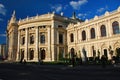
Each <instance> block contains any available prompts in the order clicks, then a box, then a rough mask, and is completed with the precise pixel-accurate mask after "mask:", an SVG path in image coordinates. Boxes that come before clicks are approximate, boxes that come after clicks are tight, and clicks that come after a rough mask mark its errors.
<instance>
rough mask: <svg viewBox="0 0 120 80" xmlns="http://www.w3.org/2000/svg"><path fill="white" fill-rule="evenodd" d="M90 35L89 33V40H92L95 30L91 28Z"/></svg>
mask: <svg viewBox="0 0 120 80" xmlns="http://www.w3.org/2000/svg"><path fill="white" fill-rule="evenodd" d="M90 33H91V39H94V38H95V29H94V28H91V30H90Z"/></svg>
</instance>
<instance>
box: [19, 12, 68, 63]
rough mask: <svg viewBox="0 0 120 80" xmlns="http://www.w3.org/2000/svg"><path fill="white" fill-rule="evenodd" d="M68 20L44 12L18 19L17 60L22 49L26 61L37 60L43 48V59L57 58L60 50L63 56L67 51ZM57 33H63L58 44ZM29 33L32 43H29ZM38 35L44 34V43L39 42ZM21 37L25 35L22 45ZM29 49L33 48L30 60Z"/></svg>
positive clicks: (51, 59)
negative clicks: (39, 14)
mask: <svg viewBox="0 0 120 80" xmlns="http://www.w3.org/2000/svg"><path fill="white" fill-rule="evenodd" d="M64 21H65V22H67V23H65V22H64ZM69 22H70V21H69V20H67V18H64V17H61V16H58V15H55V14H44V15H41V16H36V17H32V18H26V19H23V20H21V21H18V25H19V28H18V52H17V53H18V55H17V61H19V60H20V58H21V53H22V51H24V59H25V60H26V61H28V62H31V61H38V60H39V59H40V58H41V55H40V54H41V52H40V51H41V50H45V59H44V61H57V60H59V53H60V52H61V50H62V54H63V57H65V54H66V53H67V31H66V27H67V25H68V23H69ZM58 26H62V27H58ZM59 34H62V35H63V44H59ZM30 35H33V36H34V44H30V40H29V39H30ZM40 35H45V43H44V44H42V43H41V42H40ZM23 37H25V44H24V45H22V44H21V43H22V41H21V40H22V38H23ZM30 49H32V50H34V58H33V59H32V60H30Z"/></svg>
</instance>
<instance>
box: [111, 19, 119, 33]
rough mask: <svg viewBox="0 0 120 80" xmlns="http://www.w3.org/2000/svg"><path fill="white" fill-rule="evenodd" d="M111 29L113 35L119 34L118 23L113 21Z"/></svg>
mask: <svg viewBox="0 0 120 80" xmlns="http://www.w3.org/2000/svg"><path fill="white" fill-rule="evenodd" d="M112 28H113V34H119V33H120V30H119V23H118V22H117V21H114V22H113V23H112Z"/></svg>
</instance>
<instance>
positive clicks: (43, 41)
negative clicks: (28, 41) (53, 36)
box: [40, 34, 45, 44]
mask: <svg viewBox="0 0 120 80" xmlns="http://www.w3.org/2000/svg"><path fill="white" fill-rule="evenodd" d="M40 43H42V44H44V43H45V35H43V34H42V35H40Z"/></svg>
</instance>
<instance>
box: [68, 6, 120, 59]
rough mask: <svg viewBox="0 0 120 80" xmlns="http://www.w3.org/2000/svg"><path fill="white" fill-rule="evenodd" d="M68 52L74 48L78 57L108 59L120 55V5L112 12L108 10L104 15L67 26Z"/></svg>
mask: <svg viewBox="0 0 120 80" xmlns="http://www.w3.org/2000/svg"><path fill="white" fill-rule="evenodd" d="M67 42H68V43H67V45H68V52H71V49H74V51H75V53H76V54H77V56H78V57H82V60H83V61H85V58H86V57H101V56H102V55H105V56H106V57H107V58H108V59H111V58H112V57H113V56H119V57H120V7H119V8H118V9H117V10H115V11H112V12H108V11H106V12H105V14H104V15H102V16H95V17H94V18H93V19H91V20H87V19H86V20H85V22H82V23H78V24H69V26H68V27H67Z"/></svg>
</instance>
